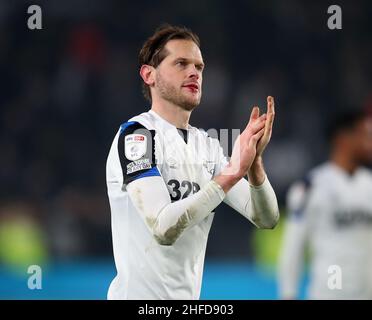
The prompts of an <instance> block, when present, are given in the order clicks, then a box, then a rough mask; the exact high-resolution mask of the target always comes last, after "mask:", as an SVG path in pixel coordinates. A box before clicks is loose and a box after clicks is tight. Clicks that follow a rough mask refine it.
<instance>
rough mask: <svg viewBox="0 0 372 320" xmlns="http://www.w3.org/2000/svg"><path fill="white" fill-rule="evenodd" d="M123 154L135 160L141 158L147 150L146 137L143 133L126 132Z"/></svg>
mask: <svg viewBox="0 0 372 320" xmlns="http://www.w3.org/2000/svg"><path fill="white" fill-rule="evenodd" d="M124 150H125V156H126V158H127V159H128V160H131V161H135V160H138V159H140V158H142V157H143V156H144V155H145V154H146V151H147V137H146V136H145V135H143V134H128V135H127V136H126V137H125V145H124Z"/></svg>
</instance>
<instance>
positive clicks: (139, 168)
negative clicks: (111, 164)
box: [117, 121, 160, 188]
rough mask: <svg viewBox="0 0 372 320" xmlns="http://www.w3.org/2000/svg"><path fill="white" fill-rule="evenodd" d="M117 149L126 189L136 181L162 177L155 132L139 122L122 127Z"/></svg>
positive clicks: (127, 123)
mask: <svg viewBox="0 0 372 320" xmlns="http://www.w3.org/2000/svg"><path fill="white" fill-rule="evenodd" d="M117 147H118V155H119V160H120V165H121V169H122V175H123V187H124V188H125V187H126V186H127V185H128V184H129V183H130V182H132V181H134V180H137V179H141V178H145V177H150V176H160V172H159V170H158V168H157V165H156V158H155V131H154V130H149V129H147V128H146V127H144V126H143V125H142V124H140V123H138V122H134V121H132V122H126V123H125V124H123V125H122V126H121V127H120V135H119V139H118V146H117Z"/></svg>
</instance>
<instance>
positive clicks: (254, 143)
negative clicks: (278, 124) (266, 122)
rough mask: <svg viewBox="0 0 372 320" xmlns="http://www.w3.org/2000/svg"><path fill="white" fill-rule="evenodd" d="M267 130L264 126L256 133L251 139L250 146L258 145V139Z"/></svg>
mask: <svg viewBox="0 0 372 320" xmlns="http://www.w3.org/2000/svg"><path fill="white" fill-rule="evenodd" d="M264 132H265V128H262V129H261V130H260V131H258V132H257V133H256V134H254V135H253V136H252V137H251V139H250V140H249V146H250V147H256V145H257V142H258V140H260V139H261V138H262V136H263V134H264Z"/></svg>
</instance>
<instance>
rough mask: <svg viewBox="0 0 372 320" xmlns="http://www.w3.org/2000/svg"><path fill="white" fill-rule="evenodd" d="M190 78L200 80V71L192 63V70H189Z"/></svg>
mask: <svg viewBox="0 0 372 320" xmlns="http://www.w3.org/2000/svg"><path fill="white" fill-rule="evenodd" d="M189 72H190V73H189V76H188V77H189V78H191V79H195V80H198V79H199V78H200V71H199V70H198V69H196V67H195V65H191V67H190V71H189Z"/></svg>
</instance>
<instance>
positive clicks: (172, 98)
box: [156, 74, 200, 111]
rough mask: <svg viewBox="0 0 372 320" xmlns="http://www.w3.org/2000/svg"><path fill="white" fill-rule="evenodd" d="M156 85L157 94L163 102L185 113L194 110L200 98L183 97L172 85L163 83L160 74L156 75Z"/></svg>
mask: <svg viewBox="0 0 372 320" xmlns="http://www.w3.org/2000/svg"><path fill="white" fill-rule="evenodd" d="M156 83H157V87H158V89H159V94H160V96H161V97H162V98H163V99H164V100H167V101H169V102H171V103H173V104H174V105H177V106H179V107H180V108H182V109H184V110H186V111H192V110H194V109H195V108H196V107H197V106H198V105H199V103H200V96H199V98H194V99H193V98H191V97H187V96H186V95H183V94H182V92H181V91H177V89H176V87H174V86H173V85H172V83H170V82H166V81H164V79H163V78H162V77H161V76H160V74H157V75H156Z"/></svg>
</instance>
